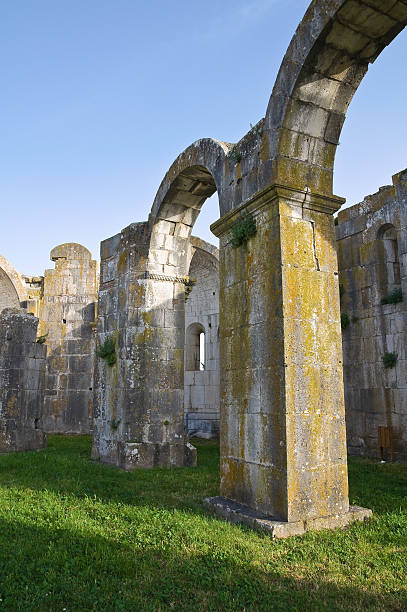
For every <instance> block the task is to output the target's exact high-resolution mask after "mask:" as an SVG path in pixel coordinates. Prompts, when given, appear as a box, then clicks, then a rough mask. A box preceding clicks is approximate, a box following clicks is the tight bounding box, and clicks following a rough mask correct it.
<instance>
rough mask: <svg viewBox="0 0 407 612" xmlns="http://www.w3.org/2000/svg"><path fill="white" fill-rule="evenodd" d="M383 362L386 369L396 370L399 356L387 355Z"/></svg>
mask: <svg viewBox="0 0 407 612" xmlns="http://www.w3.org/2000/svg"><path fill="white" fill-rule="evenodd" d="M382 361H383V365H384V367H385V368H387V369H389V368H394V366H395V365H396V363H397V355H396V353H385V354H384V355H383V356H382Z"/></svg>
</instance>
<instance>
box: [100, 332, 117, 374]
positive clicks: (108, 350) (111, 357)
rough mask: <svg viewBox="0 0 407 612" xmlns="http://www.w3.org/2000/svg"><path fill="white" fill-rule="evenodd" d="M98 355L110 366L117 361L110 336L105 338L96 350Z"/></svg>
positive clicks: (114, 347) (114, 346)
mask: <svg viewBox="0 0 407 612" xmlns="http://www.w3.org/2000/svg"><path fill="white" fill-rule="evenodd" d="M97 355H98V357H100V358H101V359H104V360H105V361H106V363H107V365H108V366H110V367H112V366H114V364H115V363H116V361H117V356H116V345H115V342H114V339H113V337H112V336H110V337H109V338H106V340H105V341H104V342H103V344H102V345H101V346H100V348H99V350H98V351H97Z"/></svg>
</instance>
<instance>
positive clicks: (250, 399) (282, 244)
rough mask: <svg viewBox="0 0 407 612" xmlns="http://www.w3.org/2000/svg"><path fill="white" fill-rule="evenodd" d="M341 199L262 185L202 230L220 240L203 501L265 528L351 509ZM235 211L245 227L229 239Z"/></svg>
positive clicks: (306, 523)
mask: <svg viewBox="0 0 407 612" xmlns="http://www.w3.org/2000/svg"><path fill="white" fill-rule="evenodd" d="M342 203H343V200H341V199H337V198H328V197H321V196H318V195H316V194H311V193H310V192H308V191H306V192H303V191H296V190H292V189H287V188H283V187H279V186H274V187H272V188H270V189H267V190H265V191H264V192H262V193H260V194H259V195H257V196H256V197H255V198H254V199H253V200H252V201H250V202H249V203H247V204H245V205H244V206H241V207H240V208H239V209H237V210H234V211H232V212H231V213H229V214H228V215H226V216H224V217H223V218H222V219H220V220H219V221H218V222H217V223H215V224H214V225H213V226H212V228H211V229H212V231H213V232H214V233H215V234H217V235H218V236H219V237H220V240H221V247H220V343H221V347H220V351H221V353H220V359H221V425H220V430H221V490H220V493H221V497H220V498H212V499H211V500H207V502H208V504H209V505H210V506H211V507H215V510H216V511H217V512H218V514H220V515H223V516H228V517H229V518H230V517H231V516H232V515H235V517H236V519H235V520H246V522H248V523H250V524H252V526H257V527H259V526H260V527H259V528H261V529H265V528H267V527H265V524H266V523H267V524H268V525H269V529H270V530H271V531H272V532H273V535H275V536H278V535H280V536H281V535H283V536H284V535H290V534H294V533H303V532H304V531H305V530H306V529H311V528H314V529H315V528H318V527H319V526H325V527H327V526H331V522H332V520H333V519H332V517H335V516H336V517H337V516H340V517H341V519H340V524H344V523H346V522H349V521H350V520H352V519H353V518H354V516H355V512H353V511H352V512H351V513H349V504H348V480H347V460H346V436H345V414H344V399H343V377H342V350H341V327H340V309H339V287H338V278H337V259H336V248H335V232H334V219H333V216H332V213H333V212H334V211H335V210H337V209H338V208H339V207H340V205H341V204H342ZM247 214H252V215H253V217H254V219H255V223H256V234H255V235H254V236H253V237H252V238H250V239H249V241H248V243H247V245H246V247H244V246H240V247H238V248H233V247H232V243H231V239H232V234H233V226H234V224H235V223H236V220H237V219H239V218H242V217H244V216H245V215H247ZM233 502H235V503H233ZM247 507H249V508H247ZM356 514H357V513H356ZM265 519H267V520H265ZM275 521H280V522H281V521H283V522H288V523H289V524H290V525H291V527H290V529H288V531H287V527H286V526H284V525H283V526H281V525H282V523H276V522H275ZM279 530H280V531H279Z"/></svg>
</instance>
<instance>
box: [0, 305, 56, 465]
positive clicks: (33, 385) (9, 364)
mask: <svg viewBox="0 0 407 612" xmlns="http://www.w3.org/2000/svg"><path fill="white" fill-rule="evenodd" d="M37 326H38V319H37V318H36V317H34V316H32V315H30V314H27V313H25V312H24V311H22V310H18V309H13V308H7V309H5V310H3V312H2V313H1V314H0V453H8V452H11V451H26V450H36V449H40V448H44V447H45V445H46V436H45V433H44V432H43V430H42V424H41V413H42V406H43V388H44V375H45V357H46V352H47V349H46V347H45V346H44V345H41V344H38V343H37V342H36V336H37Z"/></svg>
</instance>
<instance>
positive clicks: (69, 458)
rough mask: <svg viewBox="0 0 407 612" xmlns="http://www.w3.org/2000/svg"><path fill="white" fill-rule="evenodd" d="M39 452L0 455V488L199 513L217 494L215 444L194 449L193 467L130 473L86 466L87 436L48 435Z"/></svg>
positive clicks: (88, 463)
mask: <svg viewBox="0 0 407 612" xmlns="http://www.w3.org/2000/svg"><path fill="white" fill-rule="evenodd" d="M48 438H49V444H48V448H47V449H45V450H42V451H39V452H29V453H13V454H10V455H4V456H0V485H1V486H3V487H4V486H8V487H10V486H18V487H22V488H28V489H31V490H33V489H36V490H40V491H42V490H48V491H54V492H56V493H63V494H73V495H76V496H77V497H85V496H86V497H91V498H97V499H100V500H103V501H113V502H120V503H125V504H130V505H137V506H140V505H151V504H153V505H154V506H158V507H165V508H179V509H195V510H197V511H202V512H203V510H202V500H203V498H204V497H207V496H212V495H218V491H219V451H218V445H217V443H216V442H212V443H203V444H200V443H199V442H198V444H200V446H199V449H198V453H199V455H198V457H199V459H198V461H199V464H198V467H196V468H175V469H152V470H134V471H131V472H125V471H123V470H121V469H119V468H115V467H112V466H107V465H105V464H102V463H99V462H95V461H92V460H91V458H90V445H91V441H90V437H89V436H49V437H48Z"/></svg>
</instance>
